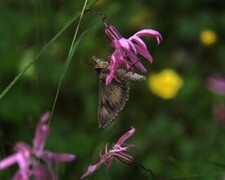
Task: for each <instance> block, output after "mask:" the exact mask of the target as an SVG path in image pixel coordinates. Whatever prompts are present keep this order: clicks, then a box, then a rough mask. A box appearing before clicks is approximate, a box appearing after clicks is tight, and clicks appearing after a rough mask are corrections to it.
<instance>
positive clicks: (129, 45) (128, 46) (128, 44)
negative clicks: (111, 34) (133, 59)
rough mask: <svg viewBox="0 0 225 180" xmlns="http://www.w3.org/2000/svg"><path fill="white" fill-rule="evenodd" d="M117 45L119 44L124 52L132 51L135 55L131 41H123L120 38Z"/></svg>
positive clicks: (135, 51)
mask: <svg viewBox="0 0 225 180" xmlns="http://www.w3.org/2000/svg"><path fill="white" fill-rule="evenodd" d="M118 43H119V44H120V46H121V47H122V48H123V49H125V50H127V51H130V50H132V51H133V52H134V53H135V54H137V50H136V48H135V46H134V44H133V43H132V42H131V41H129V40H127V39H124V38H121V39H120V40H119V41H118Z"/></svg>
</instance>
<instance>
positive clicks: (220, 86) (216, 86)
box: [208, 74, 225, 95]
mask: <svg viewBox="0 0 225 180" xmlns="http://www.w3.org/2000/svg"><path fill="white" fill-rule="evenodd" d="M208 89H209V90H211V91H212V92H214V93H216V94H219V95H225V77H223V76H222V75H220V74H214V75H212V76H211V77H210V78H209V79H208Z"/></svg>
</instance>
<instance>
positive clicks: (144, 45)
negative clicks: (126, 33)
mask: <svg viewBox="0 0 225 180" xmlns="http://www.w3.org/2000/svg"><path fill="white" fill-rule="evenodd" d="M129 39H130V40H131V41H132V40H133V41H135V42H136V43H137V44H138V45H139V46H141V47H142V48H144V49H147V46H146V44H145V42H144V41H143V40H142V39H141V38H139V37H138V36H136V35H134V36H131V37H130V38H129Z"/></svg>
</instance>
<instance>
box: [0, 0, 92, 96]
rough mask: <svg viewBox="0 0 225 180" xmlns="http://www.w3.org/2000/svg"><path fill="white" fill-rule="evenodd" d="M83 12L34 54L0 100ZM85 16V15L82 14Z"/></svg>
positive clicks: (4, 91)
mask: <svg viewBox="0 0 225 180" xmlns="http://www.w3.org/2000/svg"><path fill="white" fill-rule="evenodd" d="M94 3H95V0H93V1H91V2H90V3H89V4H87V2H85V4H86V5H85V7H86V8H90V7H91V6H92V5H93V4H94ZM83 11H84V10H82V11H81V12H76V13H75V14H74V15H72V16H71V17H70V18H69V19H68V21H67V22H66V23H65V25H64V27H63V28H62V29H61V30H60V31H59V32H58V33H57V34H56V35H55V36H54V37H53V38H52V39H51V40H50V41H49V42H48V43H47V44H46V45H45V46H44V47H43V48H42V49H41V50H40V51H39V53H37V54H36V56H34V58H33V59H32V60H31V61H30V63H29V64H27V65H26V66H25V67H24V69H23V70H22V71H21V72H20V73H19V74H18V75H17V76H16V77H15V78H14V79H13V80H12V81H11V82H10V83H9V85H8V86H7V87H6V88H5V89H4V90H3V91H2V93H1V94H0V100H1V99H2V98H3V97H4V96H5V95H6V94H7V93H8V92H9V90H10V89H11V88H12V87H13V86H14V85H15V84H16V83H17V81H18V80H19V79H20V78H21V77H22V76H23V75H24V73H26V71H27V70H28V69H29V68H30V67H31V66H32V65H33V64H34V63H35V62H36V61H37V60H38V59H39V57H40V56H41V55H42V54H43V53H44V52H45V51H46V49H47V48H48V47H49V46H50V45H51V44H52V43H53V42H54V41H55V40H56V39H58V37H59V36H60V35H61V34H62V33H63V32H64V31H65V30H67V28H68V27H69V26H70V25H71V24H72V23H73V22H74V21H75V20H76V19H77V18H78V17H79V15H81V14H83ZM82 16H83V15H82Z"/></svg>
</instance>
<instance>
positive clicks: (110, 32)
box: [105, 25, 122, 40]
mask: <svg viewBox="0 0 225 180" xmlns="http://www.w3.org/2000/svg"><path fill="white" fill-rule="evenodd" d="M105 33H106V34H107V36H108V37H109V38H110V39H111V40H119V39H120V38H122V36H121V35H120V33H119V32H118V31H117V29H116V28H115V27H114V26H112V25H107V26H106V28H105Z"/></svg>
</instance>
